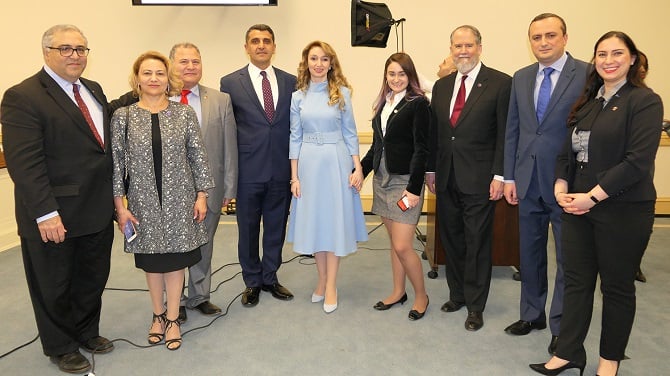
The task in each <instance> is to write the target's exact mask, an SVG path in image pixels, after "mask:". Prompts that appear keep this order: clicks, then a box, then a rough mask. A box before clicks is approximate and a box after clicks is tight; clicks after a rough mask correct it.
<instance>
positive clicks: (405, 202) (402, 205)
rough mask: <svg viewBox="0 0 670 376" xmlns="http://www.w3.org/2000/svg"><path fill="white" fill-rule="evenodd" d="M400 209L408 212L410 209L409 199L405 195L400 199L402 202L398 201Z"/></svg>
mask: <svg viewBox="0 0 670 376" xmlns="http://www.w3.org/2000/svg"><path fill="white" fill-rule="evenodd" d="M398 207H399V208H400V210H402V211H406V210H407V209H409V199H408V198H407V196H405V195H403V196H402V197H400V200H398Z"/></svg>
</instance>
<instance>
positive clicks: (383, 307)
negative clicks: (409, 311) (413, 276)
mask: <svg viewBox="0 0 670 376" xmlns="http://www.w3.org/2000/svg"><path fill="white" fill-rule="evenodd" d="M406 301H407V293H404V294H403V296H401V297H400V299H398V300H396V301H395V302H393V303H389V304H385V303H384V302H383V301H381V300H380V301H378V302H377V304H375V305H374V306H372V308H374V309H376V310H377V311H386V310H387V309H389V308H391V307H393V306H394V305H396V304H398V303H400V305H403V304H405V302H406Z"/></svg>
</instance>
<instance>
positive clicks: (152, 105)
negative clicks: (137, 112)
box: [137, 96, 168, 114]
mask: <svg viewBox="0 0 670 376" xmlns="http://www.w3.org/2000/svg"><path fill="white" fill-rule="evenodd" d="M152 99H153V98H152ZM137 105H138V106H140V108H143V109H145V110H147V111H149V112H151V113H152V114H156V113H158V112H160V111H162V110H164V109H166V108H167V106H168V99H167V98H166V97H165V96H162V97H160V98H159V99H158V100H149V101H147V100H146V99H144V100H143V98H140V101H139V102H138V103H137Z"/></svg>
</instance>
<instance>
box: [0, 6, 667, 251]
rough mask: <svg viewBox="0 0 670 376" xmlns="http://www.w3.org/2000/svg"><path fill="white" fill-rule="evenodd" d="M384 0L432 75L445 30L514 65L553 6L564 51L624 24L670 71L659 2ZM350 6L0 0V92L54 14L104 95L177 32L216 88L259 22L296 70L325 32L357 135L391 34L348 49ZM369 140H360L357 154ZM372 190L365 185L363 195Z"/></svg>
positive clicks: (15, 77) (242, 58) (661, 84)
mask: <svg viewBox="0 0 670 376" xmlns="http://www.w3.org/2000/svg"><path fill="white" fill-rule="evenodd" d="M376 1H379V2H382V1H383V0H376ZM384 2H385V3H386V4H387V5H388V6H389V8H390V9H391V12H392V14H393V16H394V18H396V19H399V18H406V19H407V22H405V24H404V42H405V43H404V45H405V51H406V52H408V53H409V54H411V55H412V57H413V58H414V61H415V63H416V65H417V66H418V68H419V70H420V71H421V72H423V74H424V75H426V76H428V77H434V74H435V72H436V71H437V65H438V63H439V62H440V61H441V60H442V59H443V58H444V56H445V55H446V54H447V51H448V46H449V34H450V32H451V31H452V30H453V29H454V28H455V27H456V26H459V25H461V24H466V23H467V24H472V25H475V26H476V27H478V28H479V29H480V31H481V32H482V36H483V55H482V60H483V61H484V63H485V64H487V65H489V66H491V67H494V68H497V69H499V70H502V71H504V72H507V73H509V74H512V73H513V72H514V71H515V70H517V69H518V68H520V67H522V66H525V65H527V64H530V63H532V62H533V61H534V59H533V56H532V54H531V52H530V50H529V47H528V41H527V29H528V24H529V22H530V20H531V19H532V18H533V17H534V16H535V15H537V14H539V13H542V12H553V13H557V14H559V15H561V16H562V17H563V18H565V20H566V22H567V24H568V35H569V41H568V50H569V51H570V52H571V53H572V54H573V56H575V57H577V58H580V59H583V60H589V59H590V58H591V55H592V49H593V44H594V43H595V41H596V39H597V38H598V37H600V35H602V34H603V33H605V32H607V31H609V30H615V29H617V30H622V31H625V32H626V33H628V34H629V35H630V36H631V37H632V38H633V39H634V40H635V42H636V43H637V45H638V47H639V48H640V49H641V50H643V51H644V52H645V53H647V55H648V56H649V60H650V74H649V77H648V83H649V85H650V86H651V87H652V88H654V90H656V91H657V92H658V93H659V94H660V95H661V96H662V97H663V98H665V99H668V98H670V81H669V80H667V78H666V77H663V76H661V67H662V66H665V65H667V62H668V61H670V50H669V49H668V48H667V47H666V45H665V43H664V42H665V39H666V38H667V32H665V27H666V25H667V14H668V13H669V12H670V3H669V2H667V1H660V0H639V1H636V2H635V3H634V4H633V3H630V2H628V1H623V0H610V1H608V2H607V3H602V2H594V1H579V2H577V1H564V2H560V3H558V2H557V3H556V4H554V5H553V7H551V8H548V7H545V6H542V5H541V4H540V3H541V2H530V1H525V0H508V1H500V0H479V1H477V2H470V3H467V4H464V5H463V6H462V7H461V8H462V9H456V6H457V5H458V4H459V2H454V1H445V0H415V1H408V0H386V1H384ZM350 6H351V2H350V1H348V0H279V6H277V7H213V6H205V7H178V6H174V7H156V6H145V7H135V6H132V5H131V0H114V1H110V0H63V1H34V0H32V1H31V0H26V1H21V2H18V1H16V2H13V4H12V6H11V7H12V9H9V7H8V6H7V5H4V6H3V11H2V12H1V13H0V35H3V44H4V46H5V49H6V54H5V56H6V57H5V58H4V62H3V73H4V74H3V75H2V76H0V92H4V91H5V90H6V89H7V88H8V87H10V86H12V85H14V84H16V83H18V82H20V81H21V80H22V79H24V78H26V77H28V76H29V75H32V74H34V73H35V72H37V71H38V70H39V69H40V68H41V66H42V64H43V60H42V55H41V49H40V42H41V36H42V33H43V32H44V30H46V29H47V28H48V27H50V26H52V25H53V24H56V23H73V24H76V25H77V26H79V27H80V28H81V29H82V30H83V31H84V33H85V34H86V36H87V37H88V40H89V47H90V48H91V54H90V56H89V59H88V60H89V63H88V68H87V70H86V72H85V73H84V75H85V76H86V77H88V78H91V79H94V80H96V81H99V82H100V83H101V84H102V85H103V88H104V89H105V92H106V94H107V96H108V98H113V97H116V96H118V95H120V94H122V93H124V92H126V91H127V90H128V89H129V87H128V83H127V81H128V80H127V78H128V74H129V72H130V66H131V64H132V62H133V60H134V59H135V58H136V57H137V56H138V55H139V54H140V53H142V52H144V51H146V50H149V49H155V50H159V51H162V52H164V53H166V54H167V52H168V51H169V49H170V47H171V46H172V45H173V44H174V43H175V42H181V41H190V42H193V43H195V44H197V45H198V46H199V47H200V49H201V52H202V54H203V62H204V76H203V83H204V84H206V85H209V86H212V87H215V88H218V86H219V84H218V81H219V78H220V77H221V76H222V75H224V74H227V73H229V72H231V71H233V70H235V69H238V68H239V67H241V66H242V65H244V64H246V62H247V57H246V55H245V53H244V49H243V44H244V33H245V31H246V29H247V28H248V27H249V26H250V25H252V24H255V23H267V24H269V25H270V26H272V27H273V29H274V31H275V33H276V43H277V53H276V56H275V60H274V64H275V65H276V66H277V67H280V68H282V69H284V70H287V71H289V72H295V70H296V68H297V65H298V62H299V59H300V51H301V50H302V48H303V47H304V46H305V45H306V44H307V43H308V42H310V41H312V40H314V39H322V40H325V41H327V42H329V43H330V44H332V45H333V47H334V48H335V50H336V51H337V53H338V55H339V57H340V60H341V62H342V64H343V68H344V72H345V74H346V75H347V77H348V79H349V81H350V83H351V84H352V85H353V87H354V108H355V111H356V119H357V123H358V129H359V132H360V133H362V134H366V133H369V132H370V124H369V120H368V119H369V118H370V115H371V113H370V106H371V102H372V100H373V99H374V96H375V95H376V93H377V92H378V90H379V85H380V84H381V78H382V73H383V72H382V69H383V64H384V61H385V59H386V58H387V57H388V55H390V54H391V53H393V52H396V47H395V46H396V43H395V37H394V34H392V37H391V39H389V46H388V47H387V48H385V49H375V48H367V47H351V45H350ZM659 30H662V31H663V34H662V35H661V34H660V33H659V32H658V31H659ZM666 113H668V112H666ZM666 117H670V116H666ZM366 149H367V146H364V147H362V148H361V152H362V153H364V152H365V150H366ZM656 171H657V188H658V191H659V196H665V197H670V170H669V169H667V168H664V166H662V165H659V166H657V170H656ZM0 184H4V183H3V181H0ZM368 185H369V184H368ZM2 192H4V188H3V190H2ZM369 192H370V188H369V187H366V188H365V190H364V192H363V193H364V195H366V194H369ZM4 197H11V196H5V195H3V200H5V198H4ZM5 209H6V208H5V207H4V206H0V211H1V212H0V225H2V224H3V223H5V221H4V220H3V219H2V218H4V217H7V216H13V212H7V210H5ZM0 248H1V245H0Z"/></svg>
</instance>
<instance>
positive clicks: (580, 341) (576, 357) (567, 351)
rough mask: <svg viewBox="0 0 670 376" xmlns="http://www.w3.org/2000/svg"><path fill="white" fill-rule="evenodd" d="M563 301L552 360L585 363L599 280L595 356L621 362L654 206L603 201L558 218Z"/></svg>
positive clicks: (632, 317) (642, 203)
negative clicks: (583, 211) (599, 310)
mask: <svg viewBox="0 0 670 376" xmlns="http://www.w3.org/2000/svg"><path fill="white" fill-rule="evenodd" d="M562 220H563V228H562V245H563V262H564V271H565V296H564V300H563V316H562V318H561V334H560V336H559V339H558V344H557V349H556V355H557V356H559V357H560V358H563V359H568V360H572V361H586V350H585V349H584V340H585V338H586V335H587V333H588V330H589V325H590V323H591V316H592V314H593V296H594V290H595V287H596V280H597V277H598V275H600V290H601V292H602V299H603V310H602V328H601V332H600V356H601V357H603V358H604V359H608V360H622V359H623V358H624V353H625V351H626V345H627V344H628V338H629V337H630V332H631V329H632V327H633V320H634V318H635V283H634V282H635V273H636V272H637V269H638V268H639V266H640V260H641V259H642V254H643V253H644V250H645V248H646V247H647V243H648V242H649V237H650V236H651V231H652V226H653V224H654V202H653V201H647V202H616V201H609V200H605V201H603V202H601V203H599V204H598V205H596V206H594V207H593V208H592V209H591V211H589V212H588V213H586V214H584V215H580V216H577V215H571V214H566V213H564V214H563V215H562Z"/></svg>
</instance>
